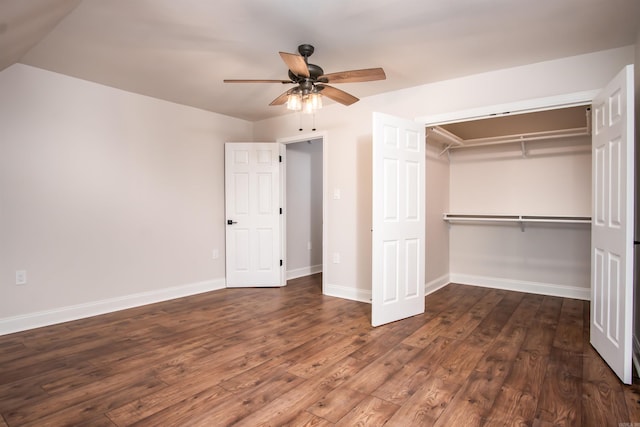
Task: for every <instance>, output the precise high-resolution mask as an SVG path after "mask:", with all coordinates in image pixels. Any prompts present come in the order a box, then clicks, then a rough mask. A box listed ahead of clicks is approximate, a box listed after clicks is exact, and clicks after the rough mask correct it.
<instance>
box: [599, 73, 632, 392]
mask: <svg viewBox="0 0 640 427" xmlns="http://www.w3.org/2000/svg"><path fill="white" fill-rule="evenodd" d="M592 114H593V137H592V138H593V151H592V156H593V177H592V179H593V212H592V215H593V220H592V226H591V328H590V329H591V344H592V345H593V347H594V348H595V349H596V350H597V351H598V353H600V355H601V356H602V358H603V359H604V360H605V361H606V362H607V363H608V364H609V366H610V367H611V368H612V369H613V370H614V372H615V373H616V374H617V375H618V376H619V377H620V379H621V380H622V381H624V382H625V383H627V384H631V380H632V378H631V363H632V360H631V357H632V314H633V306H632V304H633V200H634V199H633V197H634V181H633V158H634V146H633V144H634V143H633V141H634V139H633V114H634V113H633V66H632V65H629V66H627V67H626V68H624V69H623V70H622V71H621V72H620V73H619V74H618V75H617V76H616V77H615V78H614V79H613V80H612V81H611V82H610V83H609V84H608V85H607V87H606V88H605V89H604V90H603V91H602V92H601V93H600V94H599V95H598V96H597V98H596V99H594V101H593V113H592Z"/></svg>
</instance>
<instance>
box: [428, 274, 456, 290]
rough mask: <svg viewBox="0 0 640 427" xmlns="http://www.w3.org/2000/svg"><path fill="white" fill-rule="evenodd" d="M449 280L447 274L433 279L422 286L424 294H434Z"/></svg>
mask: <svg viewBox="0 0 640 427" xmlns="http://www.w3.org/2000/svg"><path fill="white" fill-rule="evenodd" d="M450 282H451V280H449V274H448V273H447V274H443V275H442V276H440V277H437V278H435V279H433V280H432V281H430V282H428V283H425V285H424V294H425V295H429V294H432V293H434V292H435V291H437V290H438V289H440V288H444V287H445V286H447V285H448V284H449V283H450Z"/></svg>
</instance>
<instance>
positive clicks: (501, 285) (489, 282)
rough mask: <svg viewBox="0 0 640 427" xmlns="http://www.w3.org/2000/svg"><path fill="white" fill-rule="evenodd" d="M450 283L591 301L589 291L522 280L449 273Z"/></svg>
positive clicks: (587, 289) (575, 287) (588, 289)
mask: <svg viewBox="0 0 640 427" xmlns="http://www.w3.org/2000/svg"><path fill="white" fill-rule="evenodd" d="M449 278H450V280H451V282H452V283H459V284H461V285H471V286H480V287H484V288H495V289H504V290H507V291H516V292H528V293H531V294H540V295H550V296H554V297H563V298H574V299H580V300H585V301H589V300H591V289H590V288H580V287H577V286H568V285H561V284H554V283H541V282H529V281H524V280H515V279H503V278H500V277H485V276H474V275H471V274H459V273H451V274H450V276H449Z"/></svg>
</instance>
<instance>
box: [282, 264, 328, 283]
mask: <svg viewBox="0 0 640 427" xmlns="http://www.w3.org/2000/svg"><path fill="white" fill-rule="evenodd" d="M316 273H322V264H318V265H312V266H309V267H302V268H296V269H294V270H287V280H291V279H297V278H298V277H304V276H310V275H312V274H316Z"/></svg>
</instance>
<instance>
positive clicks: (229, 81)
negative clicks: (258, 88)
mask: <svg viewBox="0 0 640 427" xmlns="http://www.w3.org/2000/svg"><path fill="white" fill-rule="evenodd" d="M223 82H224V83H282V84H287V83H293V82H292V81H291V80H251V79H224V80H223Z"/></svg>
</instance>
